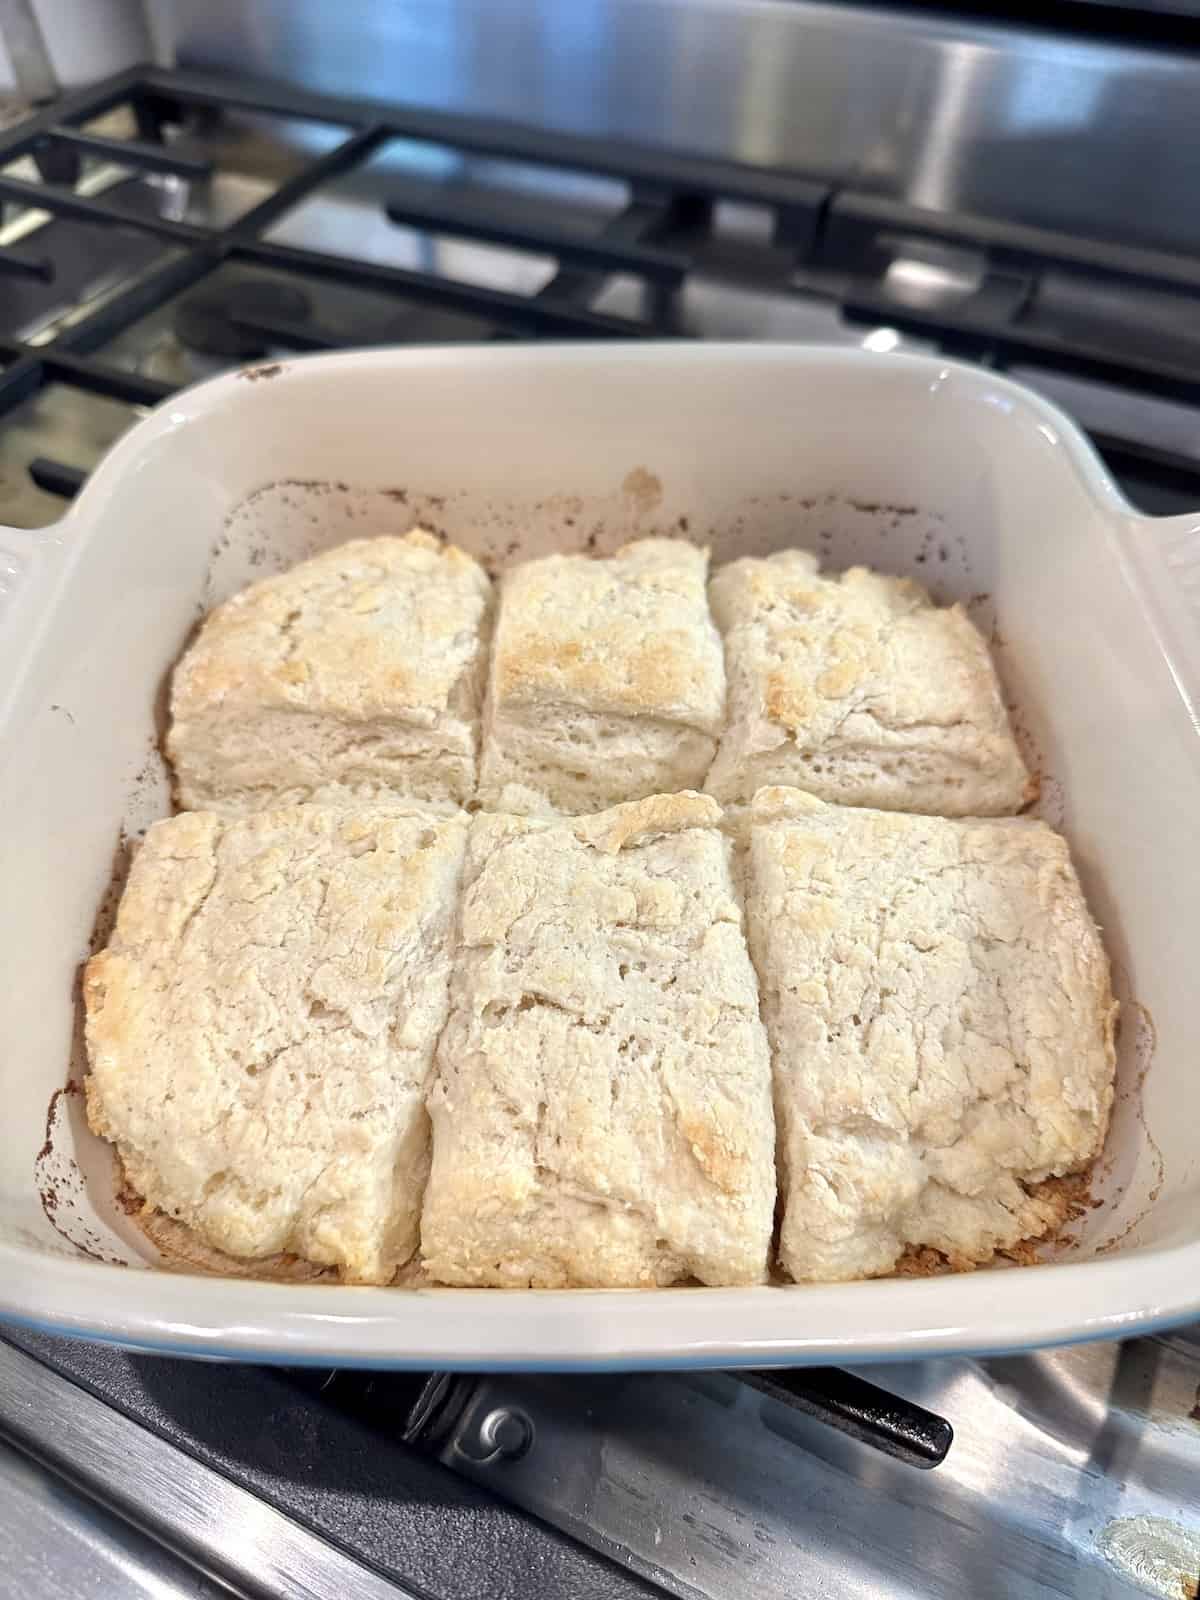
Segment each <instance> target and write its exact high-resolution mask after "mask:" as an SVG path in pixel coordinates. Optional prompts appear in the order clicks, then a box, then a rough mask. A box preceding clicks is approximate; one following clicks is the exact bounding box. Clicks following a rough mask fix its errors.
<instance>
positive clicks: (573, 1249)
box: [421, 794, 775, 1287]
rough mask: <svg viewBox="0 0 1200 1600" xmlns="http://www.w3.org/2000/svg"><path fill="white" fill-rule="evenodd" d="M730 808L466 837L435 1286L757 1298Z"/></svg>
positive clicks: (609, 815)
mask: <svg viewBox="0 0 1200 1600" xmlns="http://www.w3.org/2000/svg"><path fill="white" fill-rule="evenodd" d="M718 818H719V809H718V807H717V806H716V804H715V803H714V802H713V801H711V800H706V799H704V798H703V797H702V796H700V795H696V794H690V795H689V794H682V795H660V796H657V797H655V798H653V799H649V800H642V801H637V802H633V803H631V804H628V805H623V806H617V807H615V808H614V809H612V810H610V811H607V812H602V813H600V814H599V815H597V816H593V817H587V818H582V819H579V820H574V821H571V820H561V821H548V820H546V819H534V818H519V817H510V816H477V817H475V818H474V819H473V821H472V824H471V837H470V844H469V847H468V857H467V867H466V872H465V875H464V884H465V888H464V893H463V902H462V911H461V920H460V930H459V932H460V943H459V951H458V956H457V959H456V962H455V970H454V978H453V984H452V991H451V1012H450V1018H449V1021H448V1022H447V1025H446V1028H445V1031H444V1033H443V1035H442V1039H441V1042H440V1044H439V1046H438V1055H437V1076H436V1081H435V1085H434V1089H433V1092H432V1095H431V1097H430V1111H431V1114H432V1117H433V1130H434V1131H433V1168H432V1172H431V1174H430V1181H429V1187H428V1190H427V1191H426V1197H425V1209H424V1212H423V1214H422V1219H421V1245H422V1252H423V1255H424V1260H425V1265H426V1268H427V1270H428V1271H429V1273H430V1275H431V1276H432V1277H434V1278H436V1279H439V1280H440V1281H442V1282H444V1283H451V1284H492V1285H499V1286H503V1287H513V1286H529V1285H532V1286H537V1287H564V1286H570V1285H582V1286H593V1287H623V1286H628V1287H637V1286H643V1285H654V1284H669V1283H674V1282H676V1281H678V1280H679V1279H682V1278H686V1277H695V1278H698V1279H700V1280H701V1282H703V1283H708V1284H745V1283H760V1282H762V1281H763V1279H764V1277H765V1275H766V1270H767V1252H768V1248H769V1245H770V1239H771V1228H772V1221H773V1212H774V1203H775V1169H774V1121H773V1113H772V1108H771V1085H770V1065H769V1060H768V1055H767V1043H766V1036H765V1033H764V1031H763V1026H762V1023H761V1021H760V1019H759V1012H758V993H757V987H756V984H755V979H754V972H753V969H752V968H751V965H750V960H749V956H748V954H747V951H746V945H745V940H744V937H743V933H742V925H741V914H740V911H739V908H738V904H737V901H736V899H735V897H734V890H733V882H732V879H731V875H730V859H729V848H730V847H729V845H728V843H727V841H726V840H725V839H724V838H723V837H722V836H721V834H720V833H719V832H717V830H716V828H715V826H714V824H715V822H716V821H717V819H718Z"/></svg>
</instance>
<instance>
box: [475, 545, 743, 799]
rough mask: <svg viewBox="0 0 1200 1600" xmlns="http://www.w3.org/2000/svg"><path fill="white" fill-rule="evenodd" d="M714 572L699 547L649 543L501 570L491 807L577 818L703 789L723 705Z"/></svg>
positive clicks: (486, 788)
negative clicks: (608, 554) (709, 577)
mask: <svg viewBox="0 0 1200 1600" xmlns="http://www.w3.org/2000/svg"><path fill="white" fill-rule="evenodd" d="M707 571H708V554H707V552H706V551H703V550H698V549H697V548H696V547H695V546H694V545H690V544H687V543H686V542H684V541H682V540H678V539H642V540H639V541H638V542H637V543H635V544H629V545H626V546H625V548H624V549H623V550H619V551H618V552H617V554H616V555H615V556H613V557H612V558H611V559H609V560H591V559H589V558H588V557H587V556H557V555H556V556H547V557H545V558H544V559H543V560H540V561H529V562H526V563H525V564H524V565H523V566H519V567H515V568H514V569H513V570H512V571H511V572H509V573H506V574H505V576H504V578H503V580H502V583H501V588H500V607H499V616H498V618H497V622H496V636H495V643H494V648H493V652H492V672H491V679H490V682H489V685H488V694H487V704H486V707H485V713H484V740H483V758H482V765H481V770H480V781H479V799H480V802H481V804H482V805H483V806H484V808H485V809H487V810H502V811H521V812H537V811H551V812H565V813H572V814H573V813H580V812H586V811H598V810H602V809H603V808H604V807H605V806H609V805H613V804H616V803H618V802H620V801H625V800H636V799H641V798H642V797H644V796H647V795H653V794H666V793H672V792H674V791H677V790H682V789H691V788H698V787H699V786H700V785H701V784H702V783H703V781H704V775H705V773H706V772H707V771H708V767H709V763H710V762H711V761H712V757H713V752H714V750H715V749H716V741H717V738H718V736H719V734H720V732H721V727H722V722H723V716H724V706H725V669H724V664H723V660H722V654H721V642H720V640H719V638H718V637H717V633H716V629H715V628H714V627H713V623H712V619H711V618H710V616H709V612H708V601H707V599H706V596H705V577H706V574H707Z"/></svg>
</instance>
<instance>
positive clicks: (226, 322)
mask: <svg viewBox="0 0 1200 1600" xmlns="http://www.w3.org/2000/svg"><path fill="white" fill-rule="evenodd" d="M311 311H312V301H311V300H310V298H309V297H308V295H307V294H305V292H304V290H303V289H300V288H298V287H297V286H296V285H295V284H290V283H272V282H268V281H267V280H265V279H262V278H254V279H246V280H244V281H242V282H241V283H226V284H221V285H220V286H218V287H209V288H207V289H200V290H198V291H197V292H196V293H195V294H189V295H188V296H187V298H186V299H184V300H181V301H180V302H179V304H178V305H177V306H176V308H175V334H176V337H177V338H178V340H179V342H180V343H181V344H183V345H186V346H187V348H188V349H189V350H195V351H197V352H198V353H199V354H201V355H206V356H224V357H227V358H232V359H234V360H237V361H252V360H256V359H257V358H258V357H259V356H264V355H266V354H267V352H268V351H269V350H270V349H271V347H272V346H273V345H275V344H276V343H278V340H277V338H276V333H275V330H276V329H277V328H278V327H279V326H280V324H287V323H300V324H303V323H305V322H307V321H308V318H309V315H310V313H311Z"/></svg>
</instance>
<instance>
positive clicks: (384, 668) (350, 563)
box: [168, 529, 491, 812]
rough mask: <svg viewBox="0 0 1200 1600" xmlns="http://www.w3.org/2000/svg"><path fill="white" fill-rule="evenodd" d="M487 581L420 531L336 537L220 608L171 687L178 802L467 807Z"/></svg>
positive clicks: (238, 806)
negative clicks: (374, 800) (368, 800)
mask: <svg viewBox="0 0 1200 1600" xmlns="http://www.w3.org/2000/svg"><path fill="white" fill-rule="evenodd" d="M490 593H491V583H490V580H489V579H488V576H487V574H486V573H485V572H484V571H483V569H482V567H480V566H479V564H478V563H477V562H476V561H473V560H472V559H471V557H470V556H468V555H466V554H464V552H463V551H461V550H459V549H456V548H455V546H453V545H443V544H440V543H439V542H438V541H437V540H436V539H434V538H433V537H432V536H431V535H430V534H427V533H423V532H421V531H420V530H419V529H417V530H414V531H413V532H412V533H409V534H406V535H405V536H404V537H403V538H390V537H381V538H376V539H355V540H352V541H351V542H350V543H349V544H343V545H339V546H338V547H337V548H335V549H333V550H327V551H325V553H324V554H322V555H319V556H316V557H314V558H313V559H312V560H311V561H305V562H302V563H301V564H300V565H299V566H298V567H293V568H292V570H291V571H290V572H285V573H283V574H282V576H280V577H275V578H267V579H265V580H264V581H263V582H261V583H255V584H252V585H251V586H250V588H248V589H245V590H243V591H242V593H240V594H237V595H235V596H234V597H233V599H232V600H229V601H227V602H226V603H225V604H224V605H222V606H218V608H217V609H216V610H215V611H214V612H213V613H212V614H211V615H210V616H209V618H208V620H207V621H206V622H205V624H204V626H203V627H202V628H201V630H200V634H199V636H198V638H197V639H196V641H195V643H194V644H193V645H192V647H191V649H190V650H188V651H187V653H186V655H185V656H184V657H183V659H182V661H180V663H179V665H178V667H177V668H176V669H175V676H174V681H173V684H172V692H171V719H172V720H171V731H170V734H169V737H168V753H169V755H170V757H171V760H172V762H173V763H174V767H175V774H176V780H177V788H178V797H179V800H180V803H181V804H182V805H183V806H185V807H187V808H190V809H193V810H198V809H204V808H206V807H207V808H212V809H213V810H218V811H223V812H238V811H247V810H257V809H260V808H262V807H264V806H278V805H284V804H293V803H296V802H299V801H303V800H309V799H314V798H319V799H321V800H336V799H337V798H338V797H339V794H341V795H343V796H344V797H345V798H347V799H351V798H354V797H357V798H359V799H361V798H364V797H384V798H388V797H390V798H396V797H403V798H406V799H412V800H416V801H419V802H421V803H424V804H430V805H441V806H459V805H462V804H465V802H466V801H468V800H469V799H470V798H471V797H472V795H473V794H474V790H475V775H476V760H477V750H478V742H479V707H480V701H481V699H482V692H483V678H484V672H485V668H486V661H487V638H486V633H487V627H488V605H489V598H490Z"/></svg>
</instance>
